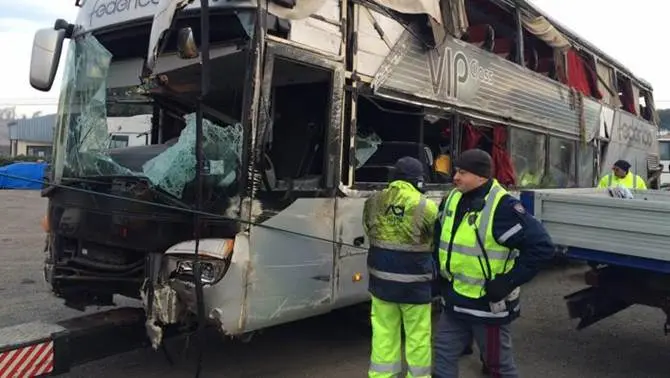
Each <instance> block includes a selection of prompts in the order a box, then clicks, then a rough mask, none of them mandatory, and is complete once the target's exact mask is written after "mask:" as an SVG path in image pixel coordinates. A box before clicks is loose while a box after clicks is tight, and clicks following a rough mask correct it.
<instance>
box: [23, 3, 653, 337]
mask: <svg viewBox="0 0 670 378" xmlns="http://www.w3.org/2000/svg"><path fill="white" fill-rule="evenodd" d="M260 4H261V5H260V7H261V8H260V9H259V5H258V4H257V3H256V2H255V1H247V0H239V1H212V0H210V1H209V2H208V6H207V9H208V10H207V13H206V14H208V16H207V17H206V18H205V19H206V20H207V21H208V23H207V24H208V25H209V27H208V28H206V29H209V30H208V33H206V34H208V35H206V36H205V37H204V38H203V36H202V34H203V33H201V31H202V30H201V25H202V24H205V23H202V20H201V15H202V9H203V7H202V5H201V3H200V2H198V1H196V2H188V1H183V0H182V1H180V0H176V1H165V0H163V1H159V0H129V1H126V0H86V1H77V6H79V7H80V11H79V15H78V17H77V20H76V21H75V22H74V23H72V24H69V23H67V22H64V21H58V22H57V23H56V25H55V27H53V28H47V29H43V30H40V31H38V33H37V34H36V37H35V45H34V48H33V58H32V63H31V84H32V85H33V86H34V87H35V88H37V89H40V90H48V89H49V88H50V87H51V85H52V82H53V77H54V72H55V70H56V67H57V66H58V64H59V60H60V51H61V46H62V45H63V41H64V39H69V40H70V41H69V50H68V53H67V57H66V58H65V59H63V60H62V61H61V63H60V64H61V65H62V66H64V70H65V73H64V79H63V84H62V90H61V93H60V102H59V113H58V125H57V132H56V136H55V140H54V154H55V158H54V161H53V167H52V170H51V176H52V177H50V182H51V183H53V184H57V185H58V186H51V187H49V188H47V189H46V190H45V191H44V195H45V196H48V198H49V206H48V216H47V225H48V226H47V227H46V228H47V231H48V235H49V236H48V243H47V248H46V250H47V258H46V264H45V275H46V279H47V280H48V282H49V283H50V285H51V287H52V290H53V291H54V293H56V294H57V295H58V296H60V297H62V298H64V299H65V303H66V305H68V306H72V307H75V308H84V307H86V306H89V305H111V304H112V302H111V298H112V296H113V295H115V294H121V295H124V296H128V297H134V298H140V297H142V298H145V306H146V308H147V312H148V316H149V318H150V319H153V320H155V322H157V323H161V324H170V323H177V322H181V321H184V319H186V318H187V317H188V314H193V313H195V312H196V307H197V306H196V305H195V303H196V294H195V292H196V291H195V289H194V285H193V282H194V278H193V259H194V241H193V238H194V237H193V232H194V226H193V224H194V222H193V220H192V218H193V215H192V214H191V213H189V212H185V211H181V210H180V209H191V208H192V207H193V205H194V203H195V202H196V200H198V195H197V193H199V192H198V190H196V186H197V185H196V180H195V177H196V174H195V160H196V157H195V154H196V152H195V151H196V143H195V140H196V137H195V134H196V127H195V124H196V123H195V120H196V115H195V112H196V107H197V104H196V102H197V101H196V99H197V98H198V97H199V94H200V93H201V89H202V88H201V83H202V75H204V73H203V70H202V64H201V59H200V58H199V57H203V55H204V54H205V53H207V55H208V56H209V59H208V60H207V61H208V62H209V67H210V69H209V74H208V75H209V76H208V77H207V78H208V81H207V83H208V84H209V90H208V91H207V92H206V93H207V95H206V96H205V97H204V98H203V99H202V100H201V103H202V104H203V105H202V108H203V109H204V110H203V113H204V118H205V120H204V121H203V124H202V136H203V137H202V151H203V156H204V162H205V163H204V165H205V166H206V172H207V173H206V175H204V179H203V190H202V195H201V196H200V199H201V200H202V203H203V207H202V209H203V211H204V212H206V213H207V214H211V216H203V218H202V220H201V223H200V225H201V226H199V227H200V228H199V231H200V235H201V237H202V238H203V240H202V241H201V242H200V252H199V253H200V255H201V256H202V261H203V263H202V264H203V271H202V275H201V277H200V283H201V284H202V286H203V294H204V296H203V298H204V299H203V301H204V310H205V313H206V314H207V319H209V321H212V322H216V323H218V325H219V326H220V328H221V329H222V330H223V332H224V333H226V334H230V335H240V334H244V333H247V332H251V331H254V330H258V329H261V328H264V327H268V326H272V325H276V324H280V323H285V322H289V321H293V320H297V319H301V318H305V317H309V316H314V315H318V314H322V313H325V312H328V311H331V310H333V309H336V308H340V307H344V306H349V305H355V304H359V303H363V302H366V301H367V300H368V299H369V295H368V293H367V277H366V274H367V273H366V272H367V270H366V255H367V253H366V247H367V245H368V240H366V238H365V237H364V233H363V229H362V225H361V215H362V207H363V203H364V201H365V198H366V197H367V196H369V195H370V194H371V193H372V192H373V191H374V190H378V189H380V188H382V187H383V186H384V185H385V183H386V182H387V179H388V176H389V172H390V171H391V169H392V167H393V165H394V163H395V161H396V159H398V158H399V157H402V156H406V155H410V156H414V157H416V158H418V159H419V160H421V161H422V162H423V163H424V164H425V170H426V176H427V177H428V182H427V185H426V191H427V192H426V193H427V195H428V196H429V197H431V198H434V199H436V200H439V198H440V197H441V196H442V195H443V194H444V193H445V191H446V190H448V189H449V188H450V187H451V186H450V181H451V177H450V174H451V169H452V166H451V163H450V161H451V158H452V157H453V156H457V155H458V154H459V153H460V152H461V151H463V150H466V149H469V148H473V147H478V148H481V149H484V150H486V151H488V152H490V153H491V155H492V156H493V159H494V161H495V176H496V178H497V179H498V180H499V181H500V182H501V183H502V184H503V185H506V186H508V187H510V188H523V187H592V186H594V185H595V183H596V182H597V179H598V177H599V176H600V175H602V174H604V173H607V171H608V170H609V168H610V166H611V164H612V163H613V162H614V161H616V160H618V159H627V160H628V161H630V162H631V164H632V165H633V169H634V170H635V171H636V173H638V174H639V175H641V176H643V177H648V175H650V174H651V173H652V172H653V171H654V170H655V169H657V166H658V153H657V151H658V143H657V136H656V135H657V126H656V124H657V121H656V116H655V114H656V113H655V110H654V102H653V96H652V88H651V85H649V84H648V83H646V82H645V81H643V80H641V79H640V78H638V77H636V76H635V75H634V74H633V73H632V72H630V71H629V70H628V69H626V68H625V67H623V66H622V65H621V64H619V63H617V62H616V61H615V60H614V59H612V58H611V57H609V56H607V55H606V54H605V53H604V52H602V51H600V50H599V49H597V48H596V47H595V46H593V45H591V44H589V43H588V42H586V41H584V40H582V39H581V38H580V37H579V36H577V35H576V34H575V33H573V32H571V31H569V30H567V29H566V28H564V27H562V26H561V25H560V24H558V23H557V22H555V21H553V20H551V19H550V18H549V17H548V16H547V15H545V14H542V12H540V11H539V10H537V9H536V8H534V7H533V6H532V5H531V4H529V3H527V2H525V1H511V0H467V1H465V0H460V1H438V0H415V1H411V2H404V3H402V2H398V1H387V0H356V1H354V0H312V1H306V0H269V1H268V2H267V8H266V7H265V4H266V2H265V1H263V2H260ZM173 16H174V17H173ZM166 30H167V32H165V31H166ZM203 41H208V43H203ZM203 59H204V58H203ZM203 61H204V60H203ZM138 115H150V116H151V118H150V119H151V133H150V138H149V139H150V143H149V144H148V145H146V146H131V147H127V148H115V149H107V148H106V146H109V145H110V143H109V141H108V140H107V139H106V138H109V133H108V128H107V117H114V116H124V117H131V116H138ZM68 188H72V189H73V190H68ZM74 189H77V190H74ZM95 193H98V194H100V195H94V194H95ZM102 194H105V195H106V196H104V195H102ZM111 195H113V196H111ZM119 197H125V198H130V199H134V200H142V201H144V202H137V201H127V200H124V198H119ZM147 202H153V203H158V204H161V205H162V206H161V207H156V206H151V205H150V204H147ZM221 216H225V218H223V217H221ZM147 281H151V283H152V285H151V288H152V289H151V290H152V293H153V295H151V296H146V295H145V292H146V289H145V288H146V287H147V285H145V282H147ZM152 334H155V333H152ZM158 341H160V340H158Z"/></svg>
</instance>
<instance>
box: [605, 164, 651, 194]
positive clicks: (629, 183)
mask: <svg viewBox="0 0 670 378" xmlns="http://www.w3.org/2000/svg"><path fill="white" fill-rule="evenodd" d="M613 186H623V187H624V188H628V189H638V190H646V189H647V183H645V182H644V179H643V178H642V177H640V176H638V175H637V174H635V172H631V171H630V163H629V162H627V161H625V160H617V161H616V162H615V163H614V165H613V166H612V173H610V174H608V175H605V176H603V178H601V179H600V182H599V183H598V187H599V188H611V187H613Z"/></svg>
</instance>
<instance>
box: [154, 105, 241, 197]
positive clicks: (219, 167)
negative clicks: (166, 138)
mask: <svg viewBox="0 0 670 378" xmlns="http://www.w3.org/2000/svg"><path fill="white" fill-rule="evenodd" d="M184 119H185V120H186V127H185V128H184V129H183V130H182V132H181V134H180V135H179V140H178V141H177V143H175V144H174V145H172V146H170V147H169V148H167V149H166V150H165V151H163V152H162V153H161V154H160V155H158V156H156V157H154V158H153V159H151V160H149V161H147V162H146V163H145V164H144V165H143V166H142V170H143V171H144V174H145V175H146V176H147V177H148V178H149V180H150V181H151V182H152V183H153V184H154V185H156V186H158V187H160V188H161V189H163V190H165V191H167V192H168V193H170V194H172V195H174V196H176V197H178V198H182V195H183V192H184V187H185V186H186V184H188V183H190V182H192V181H193V180H195V169H196V156H195V127H196V122H195V120H196V117H195V113H190V114H187V115H186V117H184ZM222 126H223V125H216V124H214V123H213V122H211V121H209V120H207V119H203V121H202V148H203V159H204V164H205V170H206V172H207V176H208V178H209V181H212V180H213V181H214V186H216V187H226V186H229V185H230V184H232V183H233V182H234V181H235V179H236V178H237V171H238V167H239V165H240V162H241V160H242V135H243V134H242V125H241V124H239V123H237V124H235V125H232V126H227V127H222Z"/></svg>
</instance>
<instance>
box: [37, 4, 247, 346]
mask: <svg viewBox="0 0 670 378" xmlns="http://www.w3.org/2000/svg"><path fill="white" fill-rule="evenodd" d="M98 3H99V2H85V3H84V4H83V5H80V7H81V8H82V9H81V10H80V14H79V17H78V20H77V23H76V24H68V23H67V22H64V21H62V20H59V21H57V22H56V24H55V26H54V27H53V28H48V29H42V30H40V31H38V32H37V33H36V36H35V41H34V46H33V55H32V62H31V74H30V82H31V85H32V86H33V87H34V88H36V89H39V90H43V91H48V90H49V89H50V87H51V85H52V83H53V81H54V77H55V72H56V70H57V68H58V66H59V59H60V54H61V49H62V46H63V43H64V41H65V40H66V39H68V40H69V46H68V51H67V56H66V57H65V59H64V60H63V62H61V64H60V65H61V66H62V67H63V69H64V74H63V82H62V88H61V91H60V95H59V106H58V117H57V126H56V132H55V136H54V158H53V160H52V166H51V171H50V177H49V182H50V183H51V185H49V186H47V187H46V188H45V189H44V190H43V196H45V197H48V199H49V202H48V203H49V204H48V211H47V217H46V220H47V221H46V222H45V224H46V226H45V228H46V229H47V230H46V231H47V232H48V237H47V245H46V248H45V252H46V261H45V268H44V271H45V278H46V280H47V281H48V282H49V284H50V285H51V287H52V290H53V292H54V293H55V294H56V295H57V296H59V297H61V298H63V299H64V300H65V304H66V305H67V306H70V307H73V308H77V309H80V310H83V309H85V308H86V307H87V306H90V305H103V306H106V305H113V304H114V303H113V301H112V299H113V296H114V295H122V296H126V297H131V298H136V299H143V301H144V305H145V308H148V309H150V311H149V312H150V314H148V315H149V316H148V317H149V318H150V319H152V321H155V322H158V323H161V324H170V323H177V322H183V321H185V320H187V318H189V317H191V316H192V315H193V313H195V305H194V304H193V303H191V302H192V300H193V299H194V295H193V286H194V284H193V281H194V280H193V259H194V247H193V242H192V240H193V239H194V233H195V227H194V214H193V210H194V209H195V208H196V203H197V202H198V192H199V189H198V183H197V180H196V104H195V102H194V100H193V99H194V98H197V96H199V93H200V84H199V83H200V79H199V75H201V68H200V61H199V59H194V58H195V57H197V56H198V53H197V51H196V55H195V56H193V48H196V49H197V46H195V44H194V35H197V34H198V33H199V24H200V17H199V12H200V10H199V5H198V6H194V5H188V6H187V7H186V8H185V9H183V10H182V11H181V13H179V14H178V15H179V17H177V18H176V19H175V22H174V26H175V27H174V28H173V30H174V32H172V33H170V34H168V36H167V38H163V39H156V38H153V33H154V31H153V30H152V25H154V29H155V27H156V26H155V24H156V23H157V21H156V20H159V19H160V17H161V15H160V13H161V12H165V11H170V10H171V9H170V8H171V7H172V11H173V12H174V10H175V9H174V7H173V6H172V3H177V5H179V6H182V7H183V6H184V5H186V4H178V3H180V2H179V1H176V2H158V1H154V2H146V3H147V4H145V5H144V6H142V7H140V6H139V5H138V4H139V3H137V4H135V5H136V6H135V7H134V8H133V7H131V6H128V7H126V8H124V9H122V10H118V12H116V13H114V14H105V12H106V11H108V8H104V9H103V8H100V4H98ZM159 3H162V4H159ZM212 8H213V9H212V10H211V11H212V18H211V25H212V27H211V30H210V35H211V45H212V48H211V49H210V51H209V54H210V57H211V66H212V67H211V72H212V78H211V79H212V80H211V82H212V85H211V89H210V95H209V96H208V97H207V98H206V99H204V102H203V106H202V108H204V115H203V118H204V119H203V123H202V156H203V165H204V169H203V172H204V174H203V179H202V188H201V190H202V191H201V193H202V196H201V204H200V205H201V206H202V207H201V212H202V213H207V214H210V216H207V215H201V216H200V222H199V237H200V238H202V240H201V242H200V248H199V250H200V252H199V254H200V256H201V257H200V260H201V266H202V274H201V282H202V285H203V287H204V295H205V300H209V297H211V296H212V295H215V296H216V297H217V304H220V303H226V304H227V307H226V311H227V312H228V314H227V319H228V322H227V323H226V324H222V326H224V327H225V328H226V329H227V331H229V333H232V334H236V333H241V332H242V331H244V328H245V326H244V324H243V322H241V321H240V318H241V316H242V314H243V312H244V310H243V301H244V292H245V287H246V284H245V282H246V281H245V280H246V278H247V277H246V274H245V273H244V271H245V270H246V268H247V262H248V258H249V256H248V251H247V246H248V242H247V240H246V236H245V234H244V233H243V231H244V229H245V227H247V224H248V223H249V221H250V211H248V210H247V207H248V206H246V205H245V203H246V201H244V200H242V198H243V197H244V195H245V193H247V192H248V188H247V187H248V185H247V183H248V180H246V175H247V169H246V168H245V165H244V164H245V163H244V162H246V161H248V159H247V158H246V154H248V148H247V147H246V138H247V137H246V135H247V134H248V133H247V132H245V130H244V127H243V126H242V114H243V112H244V106H243V98H244V94H245V87H246V85H245V77H246V76H247V75H248V71H249V69H248V66H249V59H250V54H249V48H250V46H251V31H252V29H253V24H254V17H255V13H256V11H255V8H254V7H252V6H251V4H245V2H240V5H239V6H237V7H233V6H230V5H223V4H221V5H220V6H213V7H212ZM103 11H105V12H103ZM154 14H156V16H155V17H153V15H154ZM105 17H106V18H105ZM157 40H160V41H161V44H160V46H158V47H157V48H156V49H154V51H156V54H155V55H154V58H155V61H154V62H151V60H152V59H151V58H150V59H148V60H147V59H146V58H147V51H151V50H152V48H153V47H152V44H155V41H157ZM189 49H191V50H189ZM149 56H150V57H151V54H149ZM149 63H152V64H153V67H152V68H153V72H152V74H151V75H146V72H147V71H146V68H147V66H148V65H149ZM140 77H141V78H142V80H141V79H140ZM138 115H145V116H146V115H149V116H148V117H139V118H144V119H149V120H150V125H147V129H150V130H151V131H150V135H149V139H150V143H149V144H147V145H140V146H132V147H125V148H110V147H115V145H114V143H113V142H112V140H111V138H112V137H113V136H112V135H111V134H110V132H109V130H108V117H131V116H138ZM224 276H225V277H226V279H225V280H224V281H225V282H222V279H223V278H224ZM148 286H152V287H153V288H154V289H155V290H152V293H151V295H149V298H151V299H148V298H147V295H146V294H147V292H148V291H147V290H146V288H147V287H148ZM222 286H225V287H226V290H225V293H223V290H222V289H221V287H222ZM217 288H218V289H217ZM180 294H181V296H180ZM147 301H150V302H151V303H147ZM208 307H209V306H208ZM217 308H218V309H219V311H221V306H219V307H217ZM215 315H216V314H215V313H214V314H213V315H212V316H213V317H214V316H215ZM221 321H222V322H223V320H221ZM152 327H153V328H155V330H156V331H160V330H159V329H158V328H156V327H155V326H153V325H150V328H152ZM153 341H154V343H157V342H159V341H160V337H157V338H154V340H153Z"/></svg>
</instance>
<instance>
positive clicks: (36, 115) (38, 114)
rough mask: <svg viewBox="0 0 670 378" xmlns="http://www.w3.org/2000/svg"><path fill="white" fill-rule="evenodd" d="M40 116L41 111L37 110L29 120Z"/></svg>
mask: <svg viewBox="0 0 670 378" xmlns="http://www.w3.org/2000/svg"><path fill="white" fill-rule="evenodd" d="M41 115H42V111H41V110H38V111H36V112H35V113H33V116H32V117H31V118H37V117H39V116H41Z"/></svg>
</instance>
